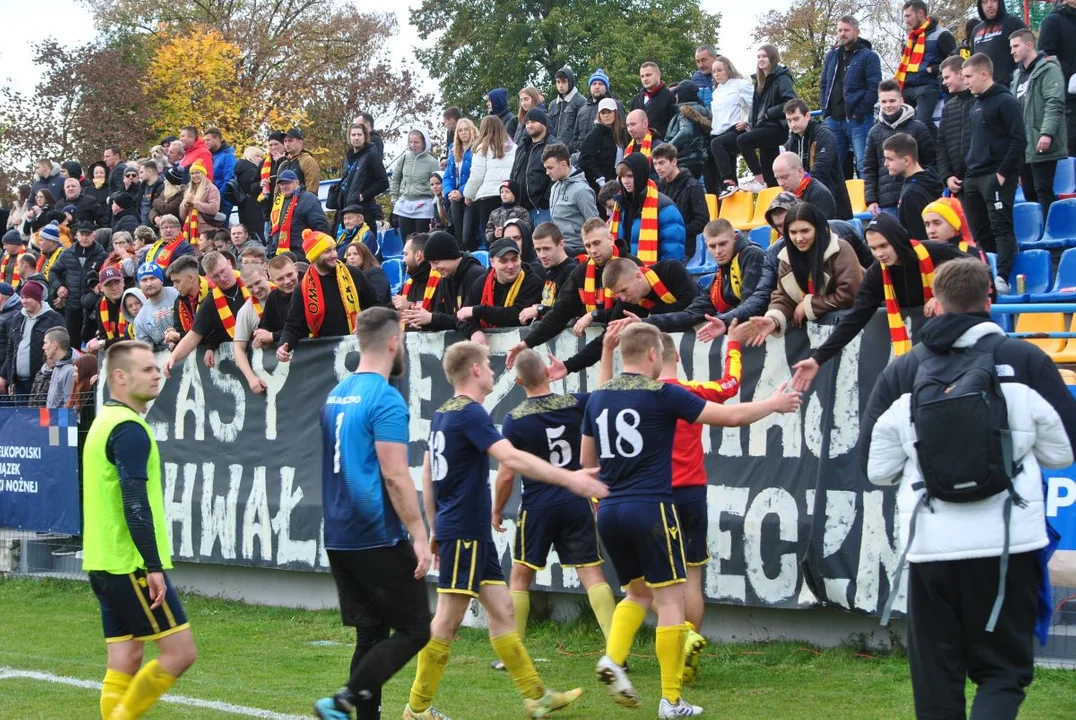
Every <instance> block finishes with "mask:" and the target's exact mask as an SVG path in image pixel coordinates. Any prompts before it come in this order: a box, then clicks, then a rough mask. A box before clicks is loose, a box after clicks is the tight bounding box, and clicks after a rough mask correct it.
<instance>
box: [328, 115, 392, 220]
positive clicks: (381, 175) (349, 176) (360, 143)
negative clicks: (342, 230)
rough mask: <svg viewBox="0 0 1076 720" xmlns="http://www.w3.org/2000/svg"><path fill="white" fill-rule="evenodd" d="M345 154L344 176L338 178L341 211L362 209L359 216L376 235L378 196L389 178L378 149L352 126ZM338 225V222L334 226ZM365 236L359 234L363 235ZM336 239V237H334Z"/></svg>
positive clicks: (363, 128) (359, 125)
mask: <svg viewBox="0 0 1076 720" xmlns="http://www.w3.org/2000/svg"><path fill="white" fill-rule="evenodd" d="M347 144H348V148H347V152H345V153H344V172H343V174H342V175H341V177H340V209H338V210H337V213H336V215H337V217H341V215H342V213H341V212H340V210H342V209H343V208H346V207H350V206H352V205H356V206H358V207H360V208H362V216H363V218H365V220H366V225H367V226H368V227H369V228H370V231H371V232H373V233H374V234H375V235H376V234H377V221H378V220H379V219H381V217H382V212H381V207H380V206H379V205H378V204H377V196H378V195H380V194H381V193H383V192H385V191H386V190H388V189H389V176H388V174H386V173H385V164H384V162H382V160H381V153H380V152H378V149H377V145H375V144H374V143H373V142H371V140H370V135H369V133H368V132H367V130H366V126H365V125H363V124H362V123H355V124H354V125H352V126H351V127H350V128H348V131H347ZM336 225H337V226H339V225H340V223H339V222H337V223H336ZM364 234H365V233H360V235H364ZM334 236H335V233H334Z"/></svg>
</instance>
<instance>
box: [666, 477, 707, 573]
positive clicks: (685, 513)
mask: <svg viewBox="0 0 1076 720" xmlns="http://www.w3.org/2000/svg"><path fill="white" fill-rule="evenodd" d="M702 490H703V491H704V492H702V493H698V492H696V488H685V489H684V490H683V491H681V490H677V489H676V488H673V502H674V503H675V504H676V515H677V517H678V518H679V519H680V532H681V533H682V534H683V536H684V558H685V560H686V561H687V564H688V566H699V565H705V564H706V563H708V562H710V548H709V547H708V546H707V543H706V531H707V528H708V527H709V524H710V519H709V515H708V513H707V505H706V493H705V490H706V488H702ZM700 494H701V498H700V497H699V496H700Z"/></svg>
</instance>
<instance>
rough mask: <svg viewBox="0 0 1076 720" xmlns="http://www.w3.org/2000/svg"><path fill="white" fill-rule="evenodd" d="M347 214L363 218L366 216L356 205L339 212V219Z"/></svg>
mask: <svg viewBox="0 0 1076 720" xmlns="http://www.w3.org/2000/svg"><path fill="white" fill-rule="evenodd" d="M348 213H358V214H359V215H362V216H363V217H365V216H366V211H365V210H363V209H362V208H361V207H359V206H358V205H348V206H347V207H346V208H344V209H343V210H341V211H340V217H344V216H345V215H347V214H348Z"/></svg>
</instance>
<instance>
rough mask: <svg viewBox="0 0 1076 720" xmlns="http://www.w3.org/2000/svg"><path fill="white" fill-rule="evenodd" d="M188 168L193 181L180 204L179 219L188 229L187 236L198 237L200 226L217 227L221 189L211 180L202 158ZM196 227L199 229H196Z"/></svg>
mask: <svg viewBox="0 0 1076 720" xmlns="http://www.w3.org/2000/svg"><path fill="white" fill-rule="evenodd" d="M188 170H189V171H190V174H191V181H190V184H188V185H187V190H186V191H185V192H184V193H183V201H182V202H181V203H180V204H179V221H180V223H181V224H182V225H183V227H184V228H185V229H188V235H187V237H188V238H196V237H198V235H199V233H200V232H201V230H200V228H204V227H206V226H207V225H208V226H212V227H216V225H217V224H218V223H217V222H216V221H215V220H214V219H213V216H214V215H216V214H217V213H219V212H220V190H217V186H216V185H214V184H213V183H212V182H211V181H210V180H209V178H208V172H207V168H206V166H205V165H204V164H202V161H201V160H195V161H194V163H193V164H192V165H191V166H190V168H188ZM195 211H197V213H195ZM196 228H199V230H197V231H196Z"/></svg>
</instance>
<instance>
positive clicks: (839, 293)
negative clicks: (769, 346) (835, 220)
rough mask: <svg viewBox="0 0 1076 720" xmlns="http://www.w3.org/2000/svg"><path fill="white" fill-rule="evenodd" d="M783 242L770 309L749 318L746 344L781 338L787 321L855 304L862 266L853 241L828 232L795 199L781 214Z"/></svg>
mask: <svg viewBox="0 0 1076 720" xmlns="http://www.w3.org/2000/svg"><path fill="white" fill-rule="evenodd" d="M783 236H784V240H781V241H779V242H783V243H784V246H783V247H782V248H781V249H780V250H779V251H778V254H777V258H778V267H777V287H776V288H775V289H774V291H773V294H772V295H771V296H770V308H769V310H767V311H766V314H765V315H764V316H762V317H754V318H751V320H750V321H749V322H750V324H751V325H752V329H753V330H754V333H753V335H752V336H751V338H750V339H749V340H748V341H747V344H748V345H753V346H757V345H761V344H762V343H763V342H764V341H765V340H766V338H767V337H768V336H770V335H773V336H774V337H780V336H781V335H783V334H784V332H785V330H787V329H788V326H789V325H790V324H791V325H794V326H796V327H800V326H802V325H804V324H805V323H806V322H807V321H808V320H811V321H813V320H817V319H818V318H819V317H821V316H822V315H824V314H826V313H828V312H832V311H834V310H847V309H848V308H850V307H852V305H853V303H855V299H856V293H857V292H859V286H860V283H862V282H863V266H862V265H860V264H859V258H858V257H857V256H856V251H855V250H853V249H852V246H851V245H849V244H848V243H846V242H845V241H844V240H841V239H839V238H838V237H837V235H836V234H835V233H833V232H831V231H830V228H829V222H828V221H827V220H826V216H825V215H824V214H823V213H822V211H821V210H819V209H818V208H816V207H814V206H813V205H811V204H810V203H800V204H798V205H796V206H794V207H793V208H792V209H790V210H789V211H788V213H787V214H786V215H785V222H784V233H783Z"/></svg>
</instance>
